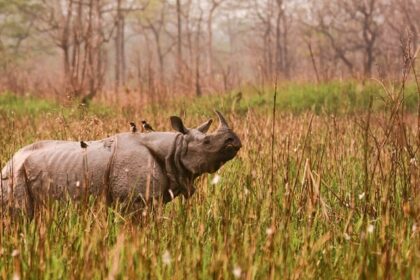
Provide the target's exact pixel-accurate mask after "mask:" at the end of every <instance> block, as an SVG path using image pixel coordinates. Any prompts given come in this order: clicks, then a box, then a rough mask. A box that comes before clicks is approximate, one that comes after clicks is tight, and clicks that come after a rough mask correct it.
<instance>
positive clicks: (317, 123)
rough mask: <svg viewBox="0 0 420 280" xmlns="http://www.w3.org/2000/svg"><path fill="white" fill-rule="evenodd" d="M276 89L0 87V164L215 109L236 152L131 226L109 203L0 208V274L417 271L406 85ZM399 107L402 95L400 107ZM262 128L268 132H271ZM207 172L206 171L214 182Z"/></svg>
mask: <svg viewBox="0 0 420 280" xmlns="http://www.w3.org/2000/svg"><path fill="white" fill-rule="evenodd" d="M397 92H398V88H397V87H396V89H395V91H394V90H392V89H390V90H389V93H388V94H387V93H386V92H385V91H384V89H383V88H381V87H380V86H377V85H374V84H368V85H362V84H358V83H354V82H346V83H340V82H335V83H330V84H325V85H318V86H315V85H298V84H287V85H280V86H279V88H278V92H277V102H276V109H277V111H276V117H275V118H274V119H273V112H272V108H273V93H274V92H273V89H272V88H270V89H265V90H260V91H259V90H258V91H257V90H254V89H251V88H247V89H243V90H242V94H240V95H239V94H238V93H237V92H232V93H227V94H224V95H222V96H209V97H203V98H200V99H194V100H193V101H191V99H178V100H174V101H170V102H167V104H165V105H161V106H159V107H155V106H151V105H150V106H138V107H137V106H113V107H111V106H110V105H108V106H107V105H100V104H94V105H93V106H90V107H86V106H77V105H66V106H63V105H59V104H57V103H54V102H51V101H46V100H39V99H35V98H31V99H28V98H21V97H16V96H14V95H12V94H10V93H8V94H6V93H4V94H2V95H0V130H1V133H0V147H1V152H0V164H4V163H5V162H6V161H7V160H8V159H9V158H10V156H11V155H12V154H13V153H14V152H15V151H17V149H19V148H20V147H22V146H23V145H25V144H29V143H31V142H33V141H36V140H41V139H72V140H80V139H83V140H90V139H99V138H103V137H106V136H107V135H109V134H113V133H116V132H122V131H128V130H129V126H128V122H129V121H132V120H134V121H136V122H140V120H141V119H142V118H145V119H147V120H149V121H150V123H151V124H152V125H153V126H154V127H155V128H157V129H158V130H170V124H169V116H170V115H172V114H181V115H183V116H184V119H185V121H184V123H186V125H189V126H194V125H197V124H199V123H201V122H202V121H204V120H206V119H207V118H208V117H213V118H214V117H215V116H214V114H213V113H212V110H213V108H217V109H220V110H222V111H223V112H224V114H225V116H226V117H227V119H228V122H229V123H230V124H231V125H232V126H233V127H234V130H235V131H236V132H237V133H238V135H239V136H240V138H241V140H242V144H243V148H242V149H241V151H240V152H239V154H238V156H237V157H236V158H235V159H234V160H232V161H231V162H229V163H227V164H226V165H225V166H224V167H223V168H222V169H221V170H220V171H219V172H218V173H217V174H212V175H204V176H202V177H201V178H200V179H198V180H197V182H196V186H197V189H198V191H197V192H196V194H195V195H194V196H193V197H192V199H190V200H188V201H186V200H183V199H179V198H178V199H176V200H175V201H174V202H172V203H170V204H168V205H166V206H165V207H163V208H159V209H157V210H156V212H155V213H153V214H151V213H144V215H143V217H142V219H141V221H140V222H137V223H135V222H133V221H131V220H130V219H129V218H127V217H124V216H122V215H120V214H119V213H118V211H115V210H114V209H106V208H105V207H104V205H103V204H101V203H95V202H94V201H91V203H90V204H89V205H86V204H82V203H79V204H73V203H69V204H66V205H63V204H60V205H52V206H51V208H49V209H45V210H43V211H42V212H40V213H38V215H37V216H36V218H35V219H34V220H32V221H29V220H27V219H25V218H16V219H15V220H13V221H12V220H11V218H10V217H9V216H8V215H7V213H2V220H1V225H0V226H1V228H0V243H1V248H0V277H1V278H3V279H10V278H11V277H12V276H13V275H14V276H18V277H21V278H22V279H40V278H41V279H42V278H44V279H64V278H70V279H103V278H109V279H211V278H215V279H235V278H236V279H268V278H271V279H314V278H315V279H357V278H362V279H378V278H379V279H383V278H386V279H419V278H420V171H419V170H420V168H419V164H420V156H419V154H420V152H419V147H420V138H419V137H420V136H419V131H418V119H417V117H418V116H417V103H418V94H417V90H416V88H415V87H408V88H407V89H406V91H405V95H404V96H402V95H398V94H397ZM399 104H400V105H399ZM273 128H274V133H273ZM215 177H216V178H217V179H215Z"/></svg>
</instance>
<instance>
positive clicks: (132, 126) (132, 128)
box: [130, 122, 137, 133]
mask: <svg viewBox="0 0 420 280" xmlns="http://www.w3.org/2000/svg"><path fill="white" fill-rule="evenodd" d="M130 127H131V128H130V130H131V132H132V133H134V132H137V126H136V124H135V123H133V122H130Z"/></svg>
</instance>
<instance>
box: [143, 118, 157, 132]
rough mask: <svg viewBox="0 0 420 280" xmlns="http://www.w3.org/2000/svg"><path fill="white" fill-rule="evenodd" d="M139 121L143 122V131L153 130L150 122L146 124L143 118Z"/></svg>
mask: <svg viewBox="0 0 420 280" xmlns="http://www.w3.org/2000/svg"><path fill="white" fill-rule="evenodd" d="M141 123H142V124H143V129H144V131H149V132H150V131H155V130H154V129H153V128H152V127H151V126H150V124H148V123H147V122H146V121H145V120H142V121H141Z"/></svg>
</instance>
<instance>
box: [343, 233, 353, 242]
mask: <svg viewBox="0 0 420 280" xmlns="http://www.w3.org/2000/svg"><path fill="white" fill-rule="evenodd" d="M344 239H345V240H347V241H349V240H350V239H351V237H350V235H348V234H347V232H345V233H344Z"/></svg>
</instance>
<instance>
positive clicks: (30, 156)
mask: <svg viewBox="0 0 420 280" xmlns="http://www.w3.org/2000/svg"><path fill="white" fill-rule="evenodd" d="M216 114H217V116H218V118H219V122H220V124H219V127H218V129H217V130H216V131H215V132H214V133H210V134H207V133H206V132H207V130H208V129H209V127H210V125H211V123H212V120H211V119H210V120H208V121H207V122H205V123H203V124H201V125H200V126H198V127H196V128H187V127H185V126H184V124H183V122H182V120H181V119H180V118H179V117H175V116H173V117H171V118H170V120H171V124H172V127H173V128H174V129H175V130H176V132H149V133H130V132H129V133H120V134H116V135H114V136H111V137H108V138H106V139H103V140H99V141H89V147H88V148H87V149H82V148H81V147H80V143H79V142H72V141H54V140H48V141H40V142H36V143H34V144H31V145H28V146H26V147H24V148H22V149H20V150H19V151H18V152H17V153H16V154H15V155H14V156H13V158H12V159H11V160H10V161H9V162H8V163H7V164H6V166H5V167H4V168H3V170H2V171H1V193H0V195H1V196H0V201H1V203H3V205H5V204H7V205H8V206H10V207H12V209H21V210H24V211H26V212H27V213H28V215H30V216H32V215H33V214H34V209H36V206H37V205H39V204H40V203H43V202H45V201H46V200H48V199H59V200H62V199H67V198H71V199H74V200H78V199H81V198H82V197H86V195H93V196H97V197H98V196H101V195H103V196H105V197H106V201H107V203H112V202H116V201H119V202H122V203H129V204H130V209H133V210H135V209H140V208H141V207H144V206H145V205H146V204H150V203H151V202H152V201H154V200H161V201H163V202H164V203H167V202H169V201H171V200H172V199H174V198H175V197H177V196H178V195H180V194H182V195H183V196H185V197H186V198H188V197H190V196H191V195H192V194H193V193H194V191H195V189H194V186H193V182H194V179H195V178H197V177H198V176H200V175H201V174H204V173H212V172H215V171H217V170H218V169H219V168H220V167H221V166H222V165H223V164H224V163H225V162H227V161H229V160H231V159H232V158H234V157H235V155H236V154H237V152H238V151H239V149H240V148H241V146H242V145H241V141H240V140H239V138H238V136H237V135H236V134H235V133H234V132H233V131H232V129H230V128H229V126H228V124H227V123H226V120H225V118H224V117H223V116H222V114H221V113H219V112H217V111H216ZM83 150H86V151H83ZM86 176H87V177H86ZM86 178H88V180H86Z"/></svg>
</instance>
